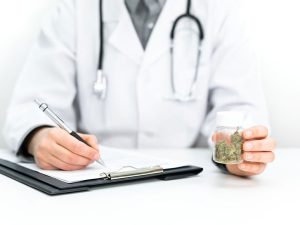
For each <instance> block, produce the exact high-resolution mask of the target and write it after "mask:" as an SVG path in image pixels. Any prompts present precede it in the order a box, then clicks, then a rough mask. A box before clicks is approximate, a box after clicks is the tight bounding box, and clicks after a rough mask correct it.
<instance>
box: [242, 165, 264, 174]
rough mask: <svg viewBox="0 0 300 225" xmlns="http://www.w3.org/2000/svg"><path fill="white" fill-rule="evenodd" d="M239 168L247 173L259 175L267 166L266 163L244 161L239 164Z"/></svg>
mask: <svg viewBox="0 0 300 225" xmlns="http://www.w3.org/2000/svg"><path fill="white" fill-rule="evenodd" d="M238 168H239V169H240V170H241V171H243V172H246V173H249V174H251V175H257V174H260V173H262V172H263V171H264V170H265V168H266V164H264V163H253V162H243V163H241V164H239V165H238Z"/></svg>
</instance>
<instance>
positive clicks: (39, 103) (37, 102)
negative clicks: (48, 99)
mask: <svg viewBox="0 0 300 225" xmlns="http://www.w3.org/2000/svg"><path fill="white" fill-rule="evenodd" d="M34 102H35V103H36V104H37V105H38V106H41V105H42V104H43V103H42V101H41V100H39V99H34Z"/></svg>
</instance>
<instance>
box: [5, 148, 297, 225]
mask: <svg viewBox="0 0 300 225" xmlns="http://www.w3.org/2000/svg"><path fill="white" fill-rule="evenodd" d="M142 152H145V154H151V155H155V156H159V157H163V158H168V159H176V160H177V159H182V160H184V161H185V162H188V163H190V164H194V165H200V166H202V167H204V171H203V172H202V173H201V174H200V175H199V176H196V177H192V178H188V179H181V180H174V181H156V180H154V181H153V182H138V183H134V184H125V185H117V186H112V187H105V188H98V189H94V190H92V191H90V192H82V193H76V194H69V195H63V196H56V197H50V196H47V195H45V194H43V193H41V192H39V191H36V190H34V189H31V188H29V187H27V186H25V185H23V184H21V183H18V182H16V181H14V180H11V179H9V178H7V177H5V176H2V175H0V224H1V225H10V224H13V225H22V224H26V225H27V224H28V225H48V224H49V225H55V224H57V225H64V224H70V225H71V224H72V225H77V224H81V225H86V224H101V225H102V224H120V225H122V224H141V225H142V224H168V225H169V224H170V225H171V224H199V225H200V224H204V225H209V224H222V225H226V224H230V225H234V224H239V225H240V224H241V225H247V224H251V225H253V224H254V225H255V224H287V225H292V224H297V225H299V224H300V207H299V205H300V176H299V171H300V162H299V158H300V149H278V150H277V159H276V161H275V162H274V163H273V164H272V165H270V166H269V167H268V169H267V170H266V171H265V173H264V174H262V175H260V176H257V177H254V178H247V179H246V178H239V177H235V176H231V175H226V174H222V173H221V172H220V171H219V170H218V169H217V168H215V167H214V166H213V165H212V163H211V161H210V157H211V154H210V151H208V150H205V149H193V150H183V149H182V150H158V149H156V150H143V151H142ZM298 157H299V158H298Z"/></svg>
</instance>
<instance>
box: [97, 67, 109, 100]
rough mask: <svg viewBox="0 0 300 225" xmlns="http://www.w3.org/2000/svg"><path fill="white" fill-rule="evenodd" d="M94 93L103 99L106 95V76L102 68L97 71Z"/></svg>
mask: <svg viewBox="0 0 300 225" xmlns="http://www.w3.org/2000/svg"><path fill="white" fill-rule="evenodd" d="M94 93H95V95H96V96H97V97H98V98H99V99H100V100H104V99H105V98H106V95H107V77H106V76H105V75H104V74H103V71H102V70H98V72H97V80H96V82H95V84H94Z"/></svg>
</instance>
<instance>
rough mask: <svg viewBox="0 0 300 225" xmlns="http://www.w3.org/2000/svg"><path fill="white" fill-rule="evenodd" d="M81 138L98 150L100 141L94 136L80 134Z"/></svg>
mask: <svg viewBox="0 0 300 225" xmlns="http://www.w3.org/2000/svg"><path fill="white" fill-rule="evenodd" d="M79 136H80V137H81V138H82V139H83V140H85V141H86V142H87V143H88V144H89V145H90V146H91V147H92V148H94V149H96V150H98V149H99V145H98V140H97V137H96V136H94V135H87V134H79Z"/></svg>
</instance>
